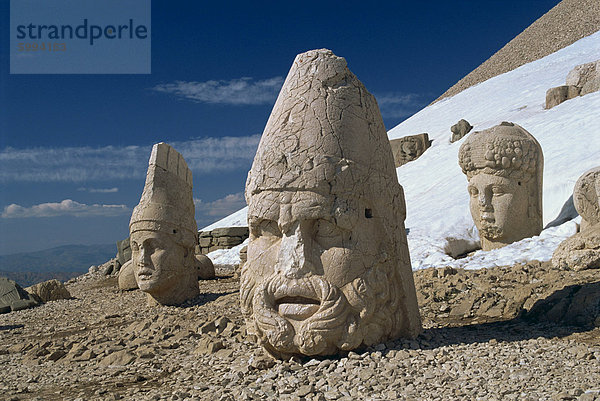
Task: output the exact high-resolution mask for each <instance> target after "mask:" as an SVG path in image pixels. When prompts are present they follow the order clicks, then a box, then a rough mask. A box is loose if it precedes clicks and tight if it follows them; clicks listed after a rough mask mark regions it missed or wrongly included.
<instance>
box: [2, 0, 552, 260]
mask: <svg viewBox="0 0 600 401" xmlns="http://www.w3.org/2000/svg"><path fill="white" fill-rule="evenodd" d="M558 2H559V1H558V0H526V1H523V0H504V1H500V0H482V1H479V2H473V1H470V0H457V1H452V2H449V1H442V0H432V1H425V2H407V1H389V2H383V1H382V2H370V3H369V2H355V1H345V2H343V3H341V2H327V1H319V2H310V1H308V2H300V3H298V2H228V3H226V4H225V3H223V4H216V2H215V3H214V4H206V2H191V1H180V0H153V1H152V26H151V38H152V73H151V74H147V75H131V74H126V75H116V74H112V75H108V74H106V75H102V74H97V75H91V74H86V75H77V74H72V75H57V74H51V75H49V74H40V75H11V74H9V46H10V44H9V35H2V36H1V40H2V42H1V47H0V212H1V214H0V254H7V253H13V252H21V251H27V250H40V249H46V248H50V247H53V246H58V245H65V244H100V243H110V242H114V241H117V240H120V239H122V238H125V237H126V236H127V235H128V222H129V217H130V214H131V210H132V208H133V207H134V206H135V205H136V204H137V202H138V201H139V197H140V194H141V190H142V188H143V184H144V177H145V171H146V167H147V160H148V156H149V153H150V149H151V147H152V144H153V143H156V142H160V141H163V142H167V143H170V144H171V145H173V146H174V147H175V148H176V149H177V150H178V151H180V152H181V153H182V154H183V155H184V157H185V158H186V161H187V162H188V165H190V167H191V168H192V171H193V174H194V198H195V202H196V209H197V210H196V218H197V221H198V227H199V228H202V227H203V226H206V225H208V224H210V223H212V222H213V221H216V220H218V219H220V218H221V217H224V216H226V215H228V214H230V213H232V212H233V211H236V210H238V209H240V208H241V207H243V206H244V200H243V194H242V192H243V188H244V183H245V178H246V174H247V171H248V169H249V168H250V165H251V162H252V158H253V156H254V152H255V150H256V147H257V145H258V140H259V138H260V134H261V133H262V130H263V128H264V125H265V123H266V121H267V118H268V116H269V113H270V111H271V108H272V105H273V103H274V101H275V98H276V96H277V93H278V91H279V88H280V86H281V84H282V82H283V79H284V78H285V76H286V74H287V72H288V70H289V67H290V65H291V63H292V61H293V59H294V57H295V55H296V54H298V53H301V52H303V51H306V50H309V49H314V48H323V47H325V48H329V49H331V50H333V51H334V53H336V54H337V55H339V56H342V57H345V58H346V60H347V61H348V65H349V67H350V69H351V70H352V71H353V72H354V73H355V74H356V75H357V76H358V77H359V79H360V80H361V81H362V82H363V83H364V84H365V86H366V87H367V89H368V90H369V91H370V92H371V93H373V94H374V95H375V96H376V98H377V100H378V102H379V105H380V108H381V110H382V115H383V118H384V122H385V124H386V127H387V128H388V129H391V128H392V127H394V126H395V125H397V124H398V123H400V122H401V121H402V120H404V119H405V118H407V117H409V116H410V115H411V114H413V113H414V112H416V111H418V110H419V109H421V108H422V107H424V106H425V105H427V104H428V103H430V102H431V101H433V100H434V99H435V98H437V97H438V96H439V95H440V94H441V93H443V92H444V91H445V90H446V89H447V88H448V87H450V86H452V85H453V84H454V83H456V82H457V81H458V80H459V79H460V78H462V77H463V76H465V75H466V74H467V73H468V72H470V71H472V70H473V69H474V68H476V67H477V66H478V65H479V64H481V63H482V62H483V61H485V60H486V59H487V58H489V57H490V56H491V55H492V54H493V53H494V52H496V51H497V50H499V49H500V48H501V47H502V46H503V45H504V44H506V43H507V42H508V41H510V40H511V39H512V38H513V37H515V36H516V35H517V34H519V33H520V32H521V31H523V29H525V28H526V27H527V26H528V25H530V24H531V23H532V22H533V21H534V20H536V19H537V18H539V17H540V16H542V15H543V14H544V13H545V12H547V11H548V10H549V9H550V8H552V7H553V6H555V5H556V4H557V3H558ZM0 18H1V20H2V29H4V30H5V33H6V31H7V30H9V25H8V21H9V2H8V1H7V0H0ZM459 118H460V116H457V120H458V119H459Z"/></svg>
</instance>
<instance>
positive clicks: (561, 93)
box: [546, 85, 581, 109]
mask: <svg viewBox="0 0 600 401" xmlns="http://www.w3.org/2000/svg"><path fill="white" fill-rule="evenodd" d="M580 91H581V88H579V87H577V86H573V85H563V86H557V87H556V88H550V89H548V90H547V91H546V109H551V108H553V107H554V106H558V105H559V104H561V103H562V102H565V101H567V100H569V99H573V98H575V97H577V96H579V92H580Z"/></svg>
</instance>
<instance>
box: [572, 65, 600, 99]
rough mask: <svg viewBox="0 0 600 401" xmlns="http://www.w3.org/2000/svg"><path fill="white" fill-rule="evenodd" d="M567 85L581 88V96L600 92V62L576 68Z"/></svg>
mask: <svg viewBox="0 0 600 401" xmlns="http://www.w3.org/2000/svg"><path fill="white" fill-rule="evenodd" d="M566 84H567V85H573V86H577V87H579V88H581V90H580V96H584V95H587V94H588V93H592V92H596V91H599V90H600V60H596V61H592V62H591V63H585V64H580V65H578V66H575V68H573V69H572V70H571V71H569V74H568V75H567V80H566Z"/></svg>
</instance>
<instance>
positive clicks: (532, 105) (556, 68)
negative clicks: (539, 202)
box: [203, 32, 600, 269]
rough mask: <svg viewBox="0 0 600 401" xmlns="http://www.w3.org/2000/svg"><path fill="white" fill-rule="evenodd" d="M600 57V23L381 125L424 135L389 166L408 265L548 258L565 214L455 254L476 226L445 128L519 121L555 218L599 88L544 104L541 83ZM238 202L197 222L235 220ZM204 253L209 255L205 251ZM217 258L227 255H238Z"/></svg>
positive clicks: (596, 158)
mask: <svg viewBox="0 0 600 401" xmlns="http://www.w3.org/2000/svg"><path fill="white" fill-rule="evenodd" d="M599 58H600V32H596V33H595V34H593V35H590V36H588V37H586V38H583V39H581V40H579V41H577V42H575V43H574V44H572V45H570V46H568V47H566V48H564V49H562V50H560V51H558V52H556V53H553V54H551V55H549V56H547V57H544V58H543V59H540V60H537V61H534V62H532V63H529V64H526V65H523V66H521V67H519V68H517V69H515V70H513V71H510V72H507V73H505V74H502V75H499V76H497V77H494V78H491V79H489V80H487V81H485V82H483V83H480V84H478V85H476V86H473V87H471V88H469V89H466V90H464V91H463V92H461V93H459V94H457V95H455V96H453V97H451V98H447V99H444V100H442V101H440V102H438V103H435V104H433V105H430V106H428V107H426V108H424V109H423V110H421V111H420V112H418V113H417V114H415V115H413V116H412V117H410V118H409V119H407V120H405V121H404V122H402V123H401V124H399V125H398V126H396V127H394V128H393V129H391V130H390V131H389V132H388V136H389V138H390V139H395V138H400V137H403V136H407V135H414V134H419V133H422V132H427V133H428V134H429V138H430V139H433V143H432V146H431V148H430V149H428V150H427V151H426V152H425V153H424V154H423V155H422V156H421V157H420V158H419V159H418V160H416V161H413V162H410V163H408V164H405V165H404V166H402V167H399V168H398V169H397V173H398V181H399V182H400V184H402V186H403V187H404V193H405V196H406V207H407V218H406V227H407V228H409V230H410V231H409V235H408V242H409V248H410V255H411V260H412V266H413V269H422V268H427V267H441V266H453V267H464V268H471V269H477V268H484V267H492V266H503V265H512V264H514V263H516V262H524V261H528V260H542V261H544V260H549V259H550V258H551V257H552V252H553V251H554V249H555V248H556V246H558V244H559V243H560V242H561V241H562V240H564V239H565V238H567V237H568V236H570V235H572V234H574V233H575V230H576V224H575V222H574V221H571V222H567V223H565V224H563V225H562V226H560V227H554V228H550V229H547V230H544V231H543V232H542V234H541V235H540V236H539V237H534V238H528V239H525V240H522V241H519V242H516V243H514V244H511V245H508V246H506V247H504V248H501V249H497V250H494V251H489V252H483V251H477V252H475V254H474V255H472V256H469V257H466V258H462V259H456V260H455V259H454V258H452V257H451V256H449V255H448V254H447V253H448V252H449V250H452V252H453V253H454V254H456V253H460V252H461V250H466V249H469V248H470V249H473V248H474V247H475V245H476V243H477V241H478V234H477V231H476V229H475V227H474V224H473V221H472V219H471V215H470V213H469V206H468V205H469V196H468V193H467V189H466V187H467V180H466V177H465V176H464V175H463V174H462V171H461V170H460V167H459V166H458V148H459V147H460V145H461V143H462V141H463V140H464V139H463V140H461V141H458V142H455V143H450V135H451V133H450V127H451V126H452V125H453V124H455V123H456V122H457V121H458V120H460V119H461V118H464V119H466V120H467V121H469V123H471V125H473V127H474V128H473V130H474V131H480V130H483V129H486V128H490V127H492V126H494V125H497V124H499V123H500V122H502V121H511V122H514V123H517V124H519V125H521V126H522V127H523V128H525V129H526V130H528V131H529V132H530V133H531V134H532V135H533V136H534V137H535V138H536V139H537V140H538V141H539V142H540V144H541V146H542V149H543V152H544V195H543V205H544V211H543V213H544V225H545V224H547V223H548V222H550V221H552V220H554V219H555V218H556V217H557V215H558V213H559V211H560V209H561V207H562V206H563V204H564V203H565V202H566V201H567V199H568V198H569V196H570V195H571V194H572V192H573V186H574V184H575V181H576V180H577V178H579V176H580V175H581V174H582V173H583V172H585V171H586V170H588V169H590V168H592V167H595V166H598V165H600V92H595V93H591V94H588V95H586V96H582V97H578V98H575V99H571V100H569V101H567V102H564V103H562V104H560V105H558V106H556V107H554V108H552V109H550V110H545V109H544V103H545V97H546V90H547V89H549V88H551V87H554V86H560V85H564V84H565V79H566V76H567V73H568V72H569V71H570V70H571V69H573V67H575V66H576V65H578V64H583V63H586V62H590V61H594V60H597V59H599ZM245 212H246V209H242V210H240V211H238V212H236V213H234V214H233V215H231V216H229V217H226V218H225V219H223V220H220V221H219V222H217V223H214V224H212V225H211V226H209V227H207V228H205V229H203V230H206V229H213V228H216V227H226V226H230V225H240V224H243V222H244V220H245V219H244V216H242V215H245ZM210 256H211V255H210V254H209V257H210ZM219 256H220V258H226V259H227V260H233V259H235V258H236V256H237V255H231V257H229V256H227V257H226V256H225V255H219Z"/></svg>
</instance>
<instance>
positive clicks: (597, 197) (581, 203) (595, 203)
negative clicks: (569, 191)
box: [573, 166, 600, 231]
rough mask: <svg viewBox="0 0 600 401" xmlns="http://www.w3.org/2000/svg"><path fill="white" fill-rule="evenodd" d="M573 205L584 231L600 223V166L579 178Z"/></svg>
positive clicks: (574, 191)
mask: <svg viewBox="0 0 600 401" xmlns="http://www.w3.org/2000/svg"><path fill="white" fill-rule="evenodd" d="M573 203H574V204H575V209H576V210H577V213H579V215H580V216H581V218H582V222H581V226H582V227H581V229H582V231H583V230H585V229H586V228H587V227H591V226H594V225H596V224H598V223H600V166H599V167H594V168H592V169H590V170H588V171H586V172H585V173H583V174H582V175H581V177H579V179H578V180H577V182H576V183H575V188H574V189H573Z"/></svg>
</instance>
